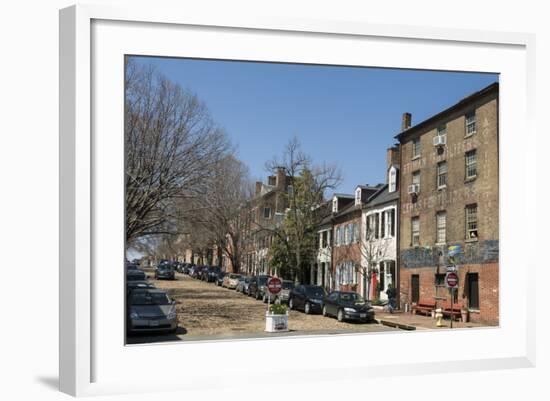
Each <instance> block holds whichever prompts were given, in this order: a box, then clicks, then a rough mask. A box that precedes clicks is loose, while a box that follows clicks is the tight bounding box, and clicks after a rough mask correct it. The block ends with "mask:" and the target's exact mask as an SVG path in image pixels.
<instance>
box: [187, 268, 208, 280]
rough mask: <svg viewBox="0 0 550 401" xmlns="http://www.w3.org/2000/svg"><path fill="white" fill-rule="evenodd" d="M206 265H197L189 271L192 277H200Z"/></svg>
mask: <svg viewBox="0 0 550 401" xmlns="http://www.w3.org/2000/svg"><path fill="white" fill-rule="evenodd" d="M205 267H206V266H202V265H197V266H195V267H194V268H193V269H192V271H191V272H190V273H189V274H190V275H191V277H193V278H200V277H201V271H202V269H204V268H205Z"/></svg>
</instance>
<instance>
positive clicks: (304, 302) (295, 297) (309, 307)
mask: <svg viewBox="0 0 550 401" xmlns="http://www.w3.org/2000/svg"><path fill="white" fill-rule="evenodd" d="M325 295H327V292H326V291H325V289H324V288H323V287H321V286H318V285H299V286H297V287H296V288H294V289H292V290H291V291H290V294H289V298H288V307H289V308H290V309H302V310H303V311H304V312H305V313H307V314H309V313H312V312H321V311H322V310H323V299H324V297H325Z"/></svg>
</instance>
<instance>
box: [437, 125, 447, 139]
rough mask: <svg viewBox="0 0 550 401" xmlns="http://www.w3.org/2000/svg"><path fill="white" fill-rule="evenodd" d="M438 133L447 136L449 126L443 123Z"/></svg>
mask: <svg viewBox="0 0 550 401" xmlns="http://www.w3.org/2000/svg"><path fill="white" fill-rule="evenodd" d="M437 135H438V136H444V137H447V126H446V125H442V126H441V127H438V128H437Z"/></svg>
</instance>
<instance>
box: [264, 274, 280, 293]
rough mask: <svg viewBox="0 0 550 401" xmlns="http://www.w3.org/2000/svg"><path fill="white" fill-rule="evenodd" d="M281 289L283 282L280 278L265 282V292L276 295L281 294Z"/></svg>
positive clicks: (272, 278)
mask: <svg viewBox="0 0 550 401" xmlns="http://www.w3.org/2000/svg"><path fill="white" fill-rule="evenodd" d="M282 288H283V282H282V281H281V279H280V278H277V277H271V278H270V279H269V280H267V290H268V291H269V292H270V293H271V294H273V295H276V294H278V293H279V292H281V289H282Z"/></svg>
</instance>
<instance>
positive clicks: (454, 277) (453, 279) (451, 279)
mask: <svg viewBox="0 0 550 401" xmlns="http://www.w3.org/2000/svg"><path fill="white" fill-rule="evenodd" d="M445 286H447V288H448V289H449V291H450V293H451V329H452V328H453V314H452V312H453V301H454V298H455V294H454V292H455V291H456V289H457V288H458V274H456V273H455V272H454V271H447V274H446V275H445Z"/></svg>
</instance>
